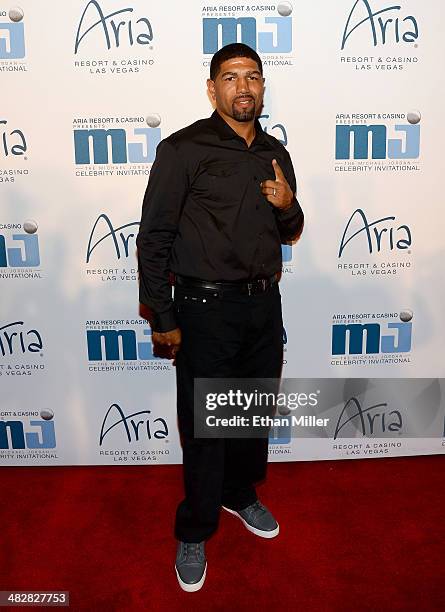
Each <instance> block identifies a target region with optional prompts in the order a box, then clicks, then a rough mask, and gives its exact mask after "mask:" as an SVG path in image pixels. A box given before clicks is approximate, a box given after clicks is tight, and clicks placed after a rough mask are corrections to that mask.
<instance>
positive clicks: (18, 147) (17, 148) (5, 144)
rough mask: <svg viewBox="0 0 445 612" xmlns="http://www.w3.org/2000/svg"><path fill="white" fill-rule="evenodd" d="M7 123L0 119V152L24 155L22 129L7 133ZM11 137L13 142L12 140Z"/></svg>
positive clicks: (25, 147)
mask: <svg viewBox="0 0 445 612" xmlns="http://www.w3.org/2000/svg"><path fill="white" fill-rule="evenodd" d="M0 43H1V40H0ZM7 123H8V122H7V121H6V120H5V119H0V134H1V143H2V144H1V146H0V152H1V153H3V155H4V156H5V157H8V155H24V154H25V153H26V149H27V146H26V140H25V135H24V134H23V132H22V130H12V131H11V132H9V133H8V132H7V130H6V129H5V128H4V127H3V126H6V124H7ZM12 139H13V140H14V142H12Z"/></svg>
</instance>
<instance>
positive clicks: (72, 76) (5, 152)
mask: <svg viewBox="0 0 445 612" xmlns="http://www.w3.org/2000/svg"><path fill="white" fill-rule="evenodd" d="M218 20H219V21H218ZM442 22H443V2H442V1H441V0H427V1H424V2H420V1H418V0H401V1H400V3H399V4H398V5H397V6H395V5H393V3H390V2H389V1H388V0H369V1H366V0H359V1H357V2H356V1H355V0H337V1H336V2H332V1H331V0H320V1H319V2H296V1H294V2H292V3H290V2H282V3H280V4H278V5H266V4H261V3H258V2H249V1H247V0H246V1H244V2H243V3H242V4H241V3H237V2H231V3H230V5H228V6H225V5H220V4H215V5H212V6H210V5H208V6H207V5H205V4H204V3H202V2H197V1H196V0H192V1H189V2H180V1H179V0H172V1H171V2H169V3H161V2H151V3H148V2H146V1H144V0H100V1H99V2H96V1H91V2H87V1H86V0H73V1H71V2H69V3H63V6H62V5H61V6H55V5H54V3H50V2H49V1H48V0H41V1H40V2H33V1H31V0H21V4H20V6H19V7H18V6H16V5H12V4H9V3H5V2H3V1H1V2H0V72H1V74H0V79H1V81H0V83H1V92H2V96H1V100H2V104H1V111H0V133H1V134H0V197H1V217H0V279H1V313H0V316H1V319H0V385H1V397H2V402H1V411H0V461H1V462H2V463H3V464H5V465H34V464H48V465H57V464H102V463H104V464H108V463H110V464H116V463H120V464H122V463H126V464H132V465H133V464H141V463H148V462H150V463H155V462H158V463H177V462H180V461H181V453H180V446H179V440H178V435H177V431H176V418H175V382H174V370H173V368H172V367H171V366H170V365H169V362H166V361H161V360H159V359H154V358H153V355H152V352H151V343H150V330H149V327H148V325H147V323H146V322H145V321H144V320H143V319H141V318H140V317H139V315H138V303H137V295H138V292H137V263H136V259H135V235H136V234H137V230H138V221H139V219H140V209H141V202H142V197H143V193H144V190H145V186H146V183H147V179H148V176H149V172H150V167H151V162H152V161H153V158H154V154H155V149H156V145H157V143H158V142H159V140H160V139H161V138H164V137H166V136H167V135H168V134H170V133H171V132H173V131H176V130H178V129H180V128H181V127H183V126H184V125H187V124H189V123H192V122H193V121H195V120H196V119H198V118H201V117H204V116H208V115H209V114H210V113H211V112H212V108H211V106H210V104H209V101H208V98H207V96H206V88H205V80H206V78H207V76H208V66H209V61H210V57H211V55H212V54H213V52H214V51H216V50H217V48H218V47H220V46H221V45H222V44H226V43H229V42H234V41H235V39H236V38H235V37H238V40H239V41H243V42H246V43H247V44H250V45H251V46H255V47H256V48H257V50H258V52H259V53H260V54H261V56H262V59H263V60H264V72H265V77H266V86H267V89H266V96H265V106H264V111H263V116H262V118H261V122H262V124H263V126H264V128H266V129H267V130H268V131H269V133H271V134H273V135H275V136H276V137H277V138H279V139H280V140H282V141H283V142H284V143H285V144H286V146H287V148H288V150H289V151H290V153H291V156H292V159H293V162H294V166H295V171H296V175H297V180H298V183H299V191H298V193H299V199H300V201H301V204H302V207H303V209H304V212H305V217H306V225H305V230H304V233H303V236H302V238H301V240H300V242H299V243H298V244H297V245H294V246H288V247H284V249H283V254H284V260H285V261H284V264H283V279H282V283H281V287H282V294H283V303H284V318H285V330H286V345H285V347H286V352H285V365H284V375H285V376H287V377H295V378H296V377H304V378H319V377H326V378H336V377H338V378H341V377H344V378H346V377H352V378H368V377H369V378H406V377H407V378H413V377H414V378H416V377H419V378H421V377H429V378H439V377H441V376H443V369H444V368H443V361H444V360H443V345H444V340H445V338H444V332H443V326H442V325H441V317H442V312H443V303H444V300H443V297H444V295H443V294H444V289H443V275H442V260H443V222H444V213H443V206H442V202H441V191H440V185H439V174H440V172H441V167H442V157H441V155H442V154H441V151H442V143H443V141H444V133H443V132H444V124H443V121H442V112H441V111H442V107H443V94H444V81H443V78H444V77H443V70H442V68H441V66H442V63H443V59H444V43H443V35H442V31H441V29H442V26H441V24H442ZM93 130H96V131H93ZM106 130H110V131H109V132H106ZM107 134H108V135H107ZM351 134H353V135H352V136H351ZM349 324H354V325H356V326H357V327H355V328H350V329H351V330H352V331H351V335H349V332H348V333H346V331H345V329H346V328H344V327H343V328H339V327H338V326H339V325H349ZM366 324H372V325H373V327H370V328H362V327H360V326H361V325H366ZM364 329H367V332H366V333H363V337H362V331H363V330H364ZM106 330H108V332H109V333H108V334H105V336H107V340H106V344H104V341H102V344H100V343H99V344H97V334H95V332H97V331H106ZM113 330H114V332H113ZM118 332H119V333H118ZM356 334H357V335H356ZM118 338H121V339H120V340H118ZM333 339H334V342H333ZM375 344H376V345H377V349H376V348H375V346H374V345H375ZM373 346H374V348H373ZM372 351H374V352H372ZM439 395H440V394H439ZM342 408H343V406H342V405H341V403H340V404H338V406H335V407H334V411H335V410H337V412H339V411H341V410H342ZM418 408H420V409H421V408H422V406H421V405H420V406H418ZM379 410H380V412H381V413H382V414H380V413H379V415H380V416H378V417H376V420H375V427H374V428H373V430H372V431H370V430H369V428H368V429H367V430H366V431H365V430H364V428H363V426H361V427H359V426H357V427H356V428H355V431H354V432H352V433H351V432H349V434H348V435H349V436H350V437H349V438H347V439H342V440H341V442H342V444H339V443H338V442H339V441H338V440H335V441H334V440H333V439H332V437H329V436H326V437H323V438H321V437H320V438H319V439H314V438H312V439H297V440H287V439H286V438H285V437H283V436H280V435H279V434H277V433H276V432H275V433H276V436H275V438H273V439H272V440H271V442H272V443H271V447H270V448H271V451H270V454H271V459H272V460H301V459H328V458H343V457H351V458H357V457H363V456H369V455H372V456H376V457H379V456H388V455H407V454H418V453H440V452H443V449H444V446H443V440H444V438H443V435H444V431H443V429H444V409H443V405H442V403H441V402H440V401H439V402H438V405H437V408H436V412H435V414H434V418H433V419H432V421H431V422H430V423H429V429H428V432H425V435H424V436H423V432H422V430H421V429H419V431H418V437H417V438H406V437H403V433H404V432H403V427H402V431H401V434H402V435H401V436H399V437H398V438H397V441H395V442H394V441H393V443H392V444H391V443H390V442H391V440H390V439H388V438H387V435H388V432H387V431H386V432H385V431H384V427H383V425H382V424H383V422H384V418H385V414H384V412H385V410H386V411H387V413H388V414H387V415H386V416H387V418H388V419H389V418H390V412H391V407H390V406H389V405H388V406H387V407H386V408H379V409H378V410H377V409H375V410H374V413H376V412H378V411H379ZM371 414H373V413H372V411H371ZM377 424H380V425H379V426H377ZM419 427H420V426H419ZM431 427H432V429H431ZM364 436H367V437H366V438H365V437H364ZM351 449H352V450H351ZM354 449H355V450H354Z"/></svg>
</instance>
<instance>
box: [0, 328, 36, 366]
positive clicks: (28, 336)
mask: <svg viewBox="0 0 445 612" xmlns="http://www.w3.org/2000/svg"><path fill="white" fill-rule="evenodd" d="M23 325H24V322H23V321H14V322H13V323H7V324H6V325H2V326H1V327H0V354H1V355H2V356H3V357H5V356H8V357H9V356H11V355H13V354H14V353H15V354H17V353H19V354H20V353H21V354H24V353H39V352H40V351H41V350H42V349H43V342H42V337H41V335H40V334H39V332H38V331H37V330H36V329H30V330H28V331H25V329H24V327H23Z"/></svg>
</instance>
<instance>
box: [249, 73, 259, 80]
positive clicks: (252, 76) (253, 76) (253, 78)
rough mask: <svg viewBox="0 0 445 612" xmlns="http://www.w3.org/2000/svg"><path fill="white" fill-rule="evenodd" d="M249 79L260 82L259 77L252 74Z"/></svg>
mask: <svg viewBox="0 0 445 612" xmlns="http://www.w3.org/2000/svg"><path fill="white" fill-rule="evenodd" d="M249 79H250V80H251V81H258V77H257V76H255V75H252V74H251V75H250V76H249Z"/></svg>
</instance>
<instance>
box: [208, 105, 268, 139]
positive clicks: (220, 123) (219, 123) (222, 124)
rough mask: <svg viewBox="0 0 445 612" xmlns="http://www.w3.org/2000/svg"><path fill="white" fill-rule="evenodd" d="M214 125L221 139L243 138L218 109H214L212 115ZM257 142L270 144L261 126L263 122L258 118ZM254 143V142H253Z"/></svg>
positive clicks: (256, 122) (256, 124) (256, 121)
mask: <svg viewBox="0 0 445 612" xmlns="http://www.w3.org/2000/svg"><path fill="white" fill-rule="evenodd" d="M210 119H211V121H212V124H213V127H214V128H215V131H216V132H217V133H218V136H219V137H220V138H221V140H230V139H232V138H237V139H238V140H239V139H241V140H243V139H242V138H241V136H239V135H238V134H237V133H236V132H235V130H233V129H232V128H231V127H230V125H229V124H228V123H227V122H226V121H224V119H223V118H222V117H221V115H220V114H219V113H218V111H217V110H215V111H213V113H212V115H211V117H210ZM254 142H255V144H256V143H261V144H265V145H267V146H269V142H268V141H267V139H266V137H265V134H264V130H263V128H262V127H261V123H260V122H259V120H258V119H255V139H254ZM252 144H253V143H252Z"/></svg>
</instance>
